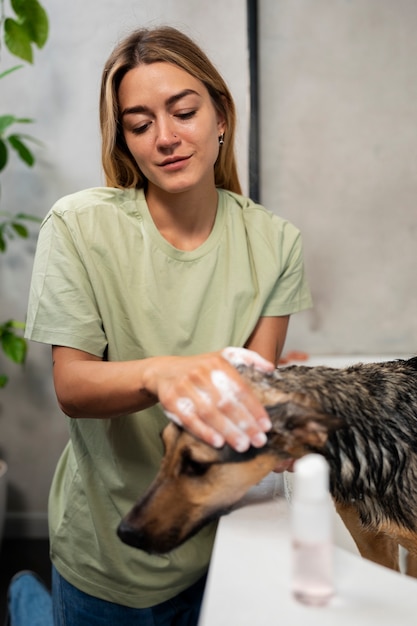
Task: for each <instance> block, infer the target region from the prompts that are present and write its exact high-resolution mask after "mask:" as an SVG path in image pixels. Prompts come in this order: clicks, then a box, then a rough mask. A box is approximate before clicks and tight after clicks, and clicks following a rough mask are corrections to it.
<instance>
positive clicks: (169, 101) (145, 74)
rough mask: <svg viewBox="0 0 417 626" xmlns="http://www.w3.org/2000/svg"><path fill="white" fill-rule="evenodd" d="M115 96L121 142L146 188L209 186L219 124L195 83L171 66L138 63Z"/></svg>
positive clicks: (202, 88)
mask: <svg viewBox="0 0 417 626" xmlns="http://www.w3.org/2000/svg"><path fill="white" fill-rule="evenodd" d="M118 97H119V105H120V111H121V118H122V125H123V133H124V137H125V141H126V144H127V146H128V148H129V150H130V152H131V154H132V156H133V158H134V159H135V161H136V163H137V164H138V167H139V168H140V170H141V172H142V174H143V175H144V176H145V177H146V179H147V180H148V189H150V188H151V187H152V186H155V187H157V188H159V189H161V190H163V191H165V192H168V193H181V192H184V191H188V190H191V189H195V188H197V187H199V188H200V187H201V190H202V191H204V189H208V188H212V187H213V186H214V163H215V161H216V159H217V156H218V152H219V135H220V134H221V133H223V132H224V130H225V122H224V119H223V117H222V116H221V115H220V114H219V113H218V112H217V110H216V109H215V107H214V104H213V102H212V100H211V98H210V96H209V93H208V91H207V89H206V87H205V86H204V85H203V83H202V82H201V81H199V80H198V79H196V78H194V77H193V76H191V74H189V73H188V72H186V71H185V70H183V69H181V68H179V67H178V66H176V65H173V64H171V63H152V64H151V65H145V64H143V65H139V66H138V67H135V68H134V69H132V70H130V71H129V72H127V74H126V75H125V76H124V77H123V79H122V81H121V83H120V88H119V94H118ZM207 186H208V187H207Z"/></svg>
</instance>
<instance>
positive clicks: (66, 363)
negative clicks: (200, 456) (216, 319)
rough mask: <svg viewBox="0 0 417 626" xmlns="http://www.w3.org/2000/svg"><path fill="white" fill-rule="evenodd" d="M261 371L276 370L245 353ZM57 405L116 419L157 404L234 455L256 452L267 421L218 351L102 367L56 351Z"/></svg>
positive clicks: (79, 414) (92, 359)
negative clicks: (253, 447)
mask: <svg viewBox="0 0 417 626" xmlns="http://www.w3.org/2000/svg"><path fill="white" fill-rule="evenodd" d="M245 359H248V360H249V362H254V363H255V365H256V366H257V367H261V368H263V369H265V370H271V369H273V364H272V363H269V362H268V361H265V360H264V359H261V358H260V357H259V355H257V354H255V353H251V352H248V351H245ZM53 368H54V384H55V390H56V394H57V398H58V402H59V405H60V407H61V409H62V410H63V412H64V413H66V414H67V415H68V416H70V417H73V418H113V417H117V416H119V415H122V414H127V413H133V412H135V411H140V410H142V409H145V408H147V407H149V406H151V405H153V404H155V403H156V402H157V401H159V402H161V404H162V407H163V409H164V410H165V411H166V413H167V414H168V415H169V416H170V417H171V418H172V419H174V420H175V421H177V422H179V423H181V424H182V425H183V426H184V427H185V428H186V429H188V430H190V431H191V432H192V433H193V434H194V435H196V436H197V437H200V438H201V439H203V440H204V441H206V442H207V443H209V444H211V445H214V446H221V445H223V444H224V443H225V442H226V443H228V444H229V445H231V446H232V447H233V448H235V449H236V450H239V451H244V450H246V449H247V448H248V447H249V445H250V444H252V445H254V446H261V445H263V444H264V443H265V441H266V436H265V431H267V430H268V429H269V428H270V421H269V417H268V415H267V413H266V411H265V409H264V408H263V406H262V405H261V404H260V402H259V401H258V400H257V398H256V397H255V395H254V394H253V392H252V391H251V390H250V389H249V387H248V386H247V385H246V383H245V382H244V381H243V379H242V378H241V376H240V375H239V373H238V372H237V370H236V369H235V368H234V367H233V366H232V365H231V364H230V363H229V362H228V360H227V359H226V358H224V356H222V353H221V352H214V353H208V354H203V355H198V356H189V357H188V356H187V357H153V358H148V359H142V360H135V361H127V362H107V361H102V360H101V359H100V358H98V357H96V356H94V355H92V354H89V353H87V352H82V351H80V350H75V349H73V348H66V347H62V346H54V347H53Z"/></svg>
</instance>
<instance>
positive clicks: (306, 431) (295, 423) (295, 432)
mask: <svg viewBox="0 0 417 626" xmlns="http://www.w3.org/2000/svg"><path fill="white" fill-rule="evenodd" d="M266 409H267V411H268V414H269V416H270V418H271V421H272V431H273V432H272V439H273V445H274V447H275V446H279V447H280V448H282V451H283V452H287V453H290V454H291V455H294V456H299V455H301V454H302V453H305V451H306V450H309V449H311V448H314V449H315V448H319V449H320V448H323V446H324V445H325V444H326V442H327V439H328V437H329V434H330V433H331V432H333V431H334V430H337V429H339V428H342V427H343V424H344V422H343V420H342V419H341V418H339V417H337V416H335V415H329V414H326V413H322V412H321V411H319V410H318V409H317V408H316V407H313V406H308V405H305V404H303V403H298V402H296V401H292V400H288V401H287V402H284V403H280V404H276V405H274V406H269V407H266Z"/></svg>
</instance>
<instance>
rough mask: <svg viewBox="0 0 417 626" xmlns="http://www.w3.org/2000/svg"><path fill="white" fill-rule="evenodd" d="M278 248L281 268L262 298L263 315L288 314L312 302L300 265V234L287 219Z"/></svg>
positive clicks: (303, 268) (306, 306) (302, 266)
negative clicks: (266, 295)
mask: <svg viewBox="0 0 417 626" xmlns="http://www.w3.org/2000/svg"><path fill="white" fill-rule="evenodd" d="M279 250H280V252H279V254H280V257H281V262H280V266H281V268H282V270H281V272H280V273H279V275H278V276H277V280H276V282H275V285H274V288H273V289H272V291H271V294H270V296H269V297H268V299H267V301H266V302H265V306H264V308H263V311H262V316H263V317H268V316H269V317H271V316H278V315H291V314H292V313H298V312H299V311H302V310H304V309H308V308H310V307H311V306H312V298H311V294H310V289H309V287H308V283H307V278H306V273H305V267H304V255H303V245H302V239H301V235H300V233H299V231H298V230H297V229H296V228H294V227H293V226H292V225H291V224H289V223H288V222H287V223H286V228H284V232H283V238H282V240H281V241H280V243H279Z"/></svg>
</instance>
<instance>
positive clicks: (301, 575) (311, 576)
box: [291, 454, 333, 606]
mask: <svg viewBox="0 0 417 626" xmlns="http://www.w3.org/2000/svg"><path fill="white" fill-rule="evenodd" d="M294 472H295V473H294V490H293V500H292V511H291V514H292V520H291V521H292V548H293V576H292V591H293V594H294V596H295V598H296V599H297V600H299V601H300V602H303V603H304V604H310V605H316V606H321V605H324V604H326V603H327V602H328V601H329V600H330V598H331V597H332V595H333V532H332V505H331V499H330V494H329V467H328V464H327V461H326V460H325V459H324V458H323V457H322V456H321V455H319V454H308V455H307V456H305V457H303V458H301V459H299V460H298V461H296V462H295V464H294Z"/></svg>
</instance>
